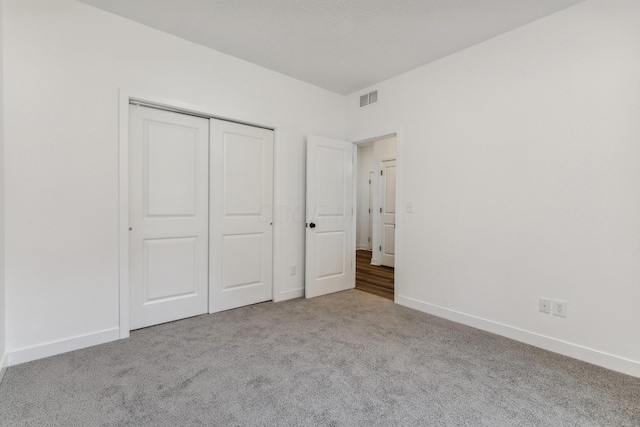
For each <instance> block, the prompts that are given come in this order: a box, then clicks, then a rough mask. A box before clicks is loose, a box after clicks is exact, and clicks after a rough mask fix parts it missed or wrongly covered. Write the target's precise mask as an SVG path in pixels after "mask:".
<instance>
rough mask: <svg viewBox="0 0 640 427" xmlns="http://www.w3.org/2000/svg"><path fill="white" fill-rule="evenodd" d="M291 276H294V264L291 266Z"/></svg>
mask: <svg viewBox="0 0 640 427" xmlns="http://www.w3.org/2000/svg"><path fill="white" fill-rule="evenodd" d="M291 275H292V276H295V275H296V265H295V264H291Z"/></svg>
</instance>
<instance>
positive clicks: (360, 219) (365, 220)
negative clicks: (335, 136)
mask: <svg viewBox="0 0 640 427" xmlns="http://www.w3.org/2000/svg"><path fill="white" fill-rule="evenodd" d="M370 172H373V144H371V145H369V144H367V145H366V146H358V182H357V190H356V191H357V201H356V204H357V209H358V212H357V215H358V216H357V218H356V226H357V228H356V248H357V249H363V250H366V249H368V248H370V247H371V242H370V241H369V238H370V237H371V236H370V235H369V222H370V221H369V174H370Z"/></svg>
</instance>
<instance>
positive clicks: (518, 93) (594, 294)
mask: <svg viewBox="0 0 640 427" xmlns="http://www.w3.org/2000/svg"><path fill="white" fill-rule="evenodd" d="M638 22H640V4H639V3H638V2H637V1H632V0H589V1H587V2H585V3H581V4H579V5H577V6H575V7H572V8H570V9H567V10H565V11H562V12H560V13H558V14H555V15H552V16H550V17H548V18H546V19H542V20H539V21H537V22H534V23H532V24H530V25H527V26H525V27H523V28H520V29H517V30H514V31H511V32H509V33H507V34H505V35H503V36H500V37H497V38H494V39H492V40H489V41H487V42H485V43H482V44H480V45H476V46H475V47H472V48H470V49H467V50H465V51H462V52H459V53H457V54H455V55H452V56H449V57H447V58H445V59H442V60H440V61H437V62H435V63H432V64H430V65H427V66H424V67H421V68H418V69H416V70H413V71H411V72H409V73H406V74H404V75H401V76H399V77H396V78H393V79H391V80H388V81H385V82H383V83H380V84H378V85H376V86H375V87H373V88H372V89H378V93H379V101H378V103H377V104H374V105H372V106H370V107H368V108H359V107H358V96H359V95H360V93H354V94H353V95H351V96H349V97H348V104H347V105H348V106H347V111H348V112H347V137H348V138H349V139H350V140H352V141H358V140H363V139H366V138H370V137H374V136H376V135H380V134H385V133H388V132H389V131H390V129H395V130H398V131H400V138H399V141H398V160H399V164H398V172H399V195H398V197H399V206H400V212H399V217H398V221H399V223H398V228H397V232H398V234H399V235H398V239H399V240H398V242H397V243H398V247H397V251H398V257H397V259H396V262H397V264H396V273H397V276H396V295H397V297H396V298H397V301H398V302H400V303H402V304H405V305H409V306H412V307H415V308H418V309H421V310H424V311H427V312H431V313H434V314H437V315H440V316H444V317H448V318H451V319H454V320H457V321H460V322H464V323H467V324H472V325H475V326H478V327H480V328H484V329H487V330H492V331H495V332H498V333H501V334H504V335H507V336H511V337H513V338H516V339H519V340H522V341H525V342H529V343H532V344H535V345H539V346H542V347H545V348H549V349H552V350H554V351H558V352H562V353H564V354H568V355H572V356H574V357H578V358H582V359H585V360H589V361H591V362H593V363H597V364H600V365H603V366H608V367H610V368H612V369H617V370H620V371H623V372H627V373H631V374H633V375H637V376H640V345H638V332H637V331H638V326H639V325H640V310H638V301H640V286H639V285H638V284H639V283H640V262H639V260H640V221H639V218H640V196H639V195H640V167H639V165H640V143H639V141H640V79H638V76H640V49H639V46H640V25H638ZM366 91H367V89H365V90H363V91H362V92H363V93H364V92H366ZM409 201H410V202H413V204H414V210H415V213H413V214H408V213H406V210H405V206H406V202H409ZM398 295H399V297H398ZM538 297H548V298H556V299H561V300H565V301H567V303H568V306H567V313H568V316H567V318H566V319H563V318H560V317H556V316H552V315H549V314H542V313H539V312H538Z"/></svg>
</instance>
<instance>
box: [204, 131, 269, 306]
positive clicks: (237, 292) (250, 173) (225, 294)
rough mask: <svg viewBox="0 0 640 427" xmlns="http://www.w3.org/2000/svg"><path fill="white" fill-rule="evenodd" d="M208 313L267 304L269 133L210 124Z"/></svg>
mask: <svg viewBox="0 0 640 427" xmlns="http://www.w3.org/2000/svg"><path fill="white" fill-rule="evenodd" d="M210 123H211V124H210V129H211V174H210V175H211V176H210V180H211V181H210V186H211V206H210V209H211V239H210V257H209V266H210V267H209V268H210V270H209V271H210V288H209V290H210V295H209V311H210V312H211V313H214V312H217V311H222V310H228V309H231V308H236V307H241V306H245V305H249V304H255V303H258V302H263V301H268V300H271V299H272V294H273V289H272V262H273V261H272V258H273V251H272V241H273V142H274V137H273V131H271V130H267V129H261V128H256V127H252V126H246V125H241V124H237V123H230V122H225V121H221V120H215V119H211V122H210Z"/></svg>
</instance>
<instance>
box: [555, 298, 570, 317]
mask: <svg viewBox="0 0 640 427" xmlns="http://www.w3.org/2000/svg"><path fill="white" fill-rule="evenodd" d="M553 314H554V316H560V317H567V302H566V301H561V300H553Z"/></svg>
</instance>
